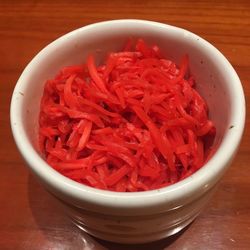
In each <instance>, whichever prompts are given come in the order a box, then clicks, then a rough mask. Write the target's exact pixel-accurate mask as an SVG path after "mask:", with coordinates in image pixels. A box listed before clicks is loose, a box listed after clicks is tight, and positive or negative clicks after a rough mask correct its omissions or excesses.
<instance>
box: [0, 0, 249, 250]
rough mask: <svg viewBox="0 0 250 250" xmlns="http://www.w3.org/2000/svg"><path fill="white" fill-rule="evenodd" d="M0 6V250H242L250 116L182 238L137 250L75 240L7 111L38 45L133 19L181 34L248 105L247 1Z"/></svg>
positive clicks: (6, 3)
mask: <svg viewBox="0 0 250 250" xmlns="http://www.w3.org/2000/svg"><path fill="white" fill-rule="evenodd" d="M49 2H50V1H11V0H9V1H3V0H0V95H1V97H0V101H1V105H0V111H1V113H0V126H1V130H0V131H1V134H0V146H1V150H0V249H1V250H4V249H10V250H14V249H15V250H18V249H25V250H26V249H32V250H33V249H34V250H36V249H87V250H88V249H97V250H98V249H115V250H119V249H121V250H123V249H152V250H157V249H165V248H167V249H178V250H179V249H185V250H187V249H192V250H193V249H212V250H214V249H215V250H217V249H225V250H227V249H250V195H249V194H250V123H249V122H250V119H249V118H250V117H249V114H247V120H246V129H245V133H244V137H243V140H242V143H241V147H240V149H239V152H238V155H237V156H236V158H235V160H234V162H233V164H232V166H231V168H230V169H229V171H228V172H227V174H226V175H225V177H224V178H223V180H222V181H221V183H220V185H219V188H218V190H217V192H216V194H215V195H214V197H213V199H212V200H211V202H210V203H209V205H208V206H207V207H206V209H205V210H204V211H203V212H202V214H201V215H200V216H199V217H198V218H197V219H196V220H195V222H194V223H192V225H190V226H189V227H188V228H187V229H186V230H185V231H184V232H182V233H180V234H178V235H176V236H174V237H170V238H168V239H165V240H162V241H159V242H154V243H150V244H144V245H138V246H126V245H118V244H114V243H110V242H104V241H101V240H97V239H94V238H92V237H90V236H88V235H84V234H82V233H80V232H79V231H78V230H77V229H76V228H74V227H73V226H72V225H71V223H70V221H69V219H68V218H67V217H66V216H65V215H64V214H63V213H62V212H61V211H60V210H59V209H58V205H57V203H56V202H55V201H54V200H53V199H52V198H51V197H50V195H49V194H48V193H47V192H46V191H45V190H44V189H43V187H41V186H40V184H39V183H38V182H37V180H36V179H35V178H34V177H33V176H32V175H31V174H30V172H29V171H28V169H27V167H26V166H25V164H24V163H23V161H22V159H21V157H20V155H19V153H18V151H17V149H16V147H15V144H14V141H13V138H12V135H11V130H10V124H9V105H10V98H11V93H12V91H13V88H14V86H15V84H16V81H17V79H18V77H19V76H20V74H21V72H22V70H23V69H24V67H25V66H26V64H27V63H28V62H29V61H30V60H31V59H32V58H33V57H34V56H35V55H36V53H37V52H38V51H39V50H41V49H42V48H43V47H44V46H45V45H47V44H48V43H50V42H51V41H53V40H54V39H56V38H58V37H59V36H61V35H63V34H64V33H67V32H69V31H71V30H73V29H76V28H79V27H81V26H84V25H86V24H90V23H93V22H98V21H103V20H110V19H120V18H138V19H148V20H154V21H159V22H163V23H167V24H171V25H176V26H180V27H183V28H185V29H188V30H190V31H192V32H194V33H197V34H198V35H200V36H202V37H203V38H205V39H207V40H208V41H209V42H211V43H212V44H214V45H215V46H216V47H217V48H218V49H219V50H220V51H221V52H222V53H224V55H225V56H226V57H227V58H228V59H229V61H230V62H231V63H232V65H233V66H234V68H235V69H236V71H237V73H238V74H239V77H240V79H241V81H242V84H243V87H244V90H245V96H246V99H247V107H249V103H250V1H247V0H246V1H233V0H232V1H219V0H217V1H164V0H162V1H158V0H154V1H148V0H144V1H139V0H138V1H137V0H134V1H130V0H121V1H118V0H117V1H94V0H89V1H72V3H71V1H57V0H56V1H51V2H53V3H49Z"/></svg>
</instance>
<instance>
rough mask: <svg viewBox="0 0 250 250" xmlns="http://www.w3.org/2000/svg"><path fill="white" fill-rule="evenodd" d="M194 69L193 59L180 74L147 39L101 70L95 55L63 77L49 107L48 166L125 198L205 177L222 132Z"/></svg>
mask: <svg viewBox="0 0 250 250" xmlns="http://www.w3.org/2000/svg"><path fill="white" fill-rule="evenodd" d="M188 64H189V63H188V56H187V55H184V56H183V58H182V60H181V63H180V66H177V65H176V64H175V63H174V62H172V61H171V60H168V59H165V58H163V57H162V56H161V53H160V49H159V48H158V47H157V46H148V45H147V44H146V43H145V41H144V40H143V39H139V40H138V41H137V42H136V45H135V48H134V49H133V47H132V43H131V41H129V43H128V44H127V45H126V46H125V48H124V50H123V51H121V52H112V53H110V54H109V55H108V57H107V60H106V61H105V63H104V64H102V65H100V66H96V64H95V59H94V57H93V55H89V56H88V58H87V61H86V64H82V65H74V66H69V67H65V68H63V69H61V71H60V73H59V74H58V75H57V76H56V77H55V79H52V80H48V81H47V82H46V85H45V88H44V93H43V97H42V100H41V110H40V117H39V124H40V129H39V143H40V149H41V152H42V154H43V155H44V156H45V158H46V161H47V162H48V163H49V164H50V165H51V166H52V167H53V168H54V169H55V170H57V171H59V172H60V173H61V174H63V175H64V176H67V177H68V178H71V179H73V180H75V181H77V182H79V183H82V184H85V185H89V186H92V187H95V188H99V189H106V190H111V191H119V192H134V191H146V190H152V189H158V188H161V187H165V186H168V185H170V184H173V183H176V182H178V181H179V180H181V179H183V178H186V177H187V176H189V175H191V174H192V173H194V172H195V171H197V170H198V169H199V168H201V167H202V165H204V163H205V161H206V158H207V157H206V155H207V154H206V146H205V142H206V137H207V136H210V137H214V136H215V132H216V130H215V127H214V124H213V122H212V121H211V120H209V119H208V107H207V104H206V102H205V100H204V99H203V98H202V97H201V96H200V94H199V93H198V92H197V91H196V90H195V88H194V84H195V82H194V78H193V77H192V76H190V74H189V72H188Z"/></svg>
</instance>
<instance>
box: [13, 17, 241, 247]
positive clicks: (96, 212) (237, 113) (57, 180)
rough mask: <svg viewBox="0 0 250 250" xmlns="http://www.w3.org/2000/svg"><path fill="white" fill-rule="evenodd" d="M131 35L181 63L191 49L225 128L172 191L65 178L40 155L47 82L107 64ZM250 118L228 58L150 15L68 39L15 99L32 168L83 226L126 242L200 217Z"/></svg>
mask: <svg viewBox="0 0 250 250" xmlns="http://www.w3.org/2000/svg"><path fill="white" fill-rule="evenodd" d="M131 36H132V37H135V38H136V37H142V38H144V39H145V40H146V41H148V42H153V43H156V44H157V45H159V47H160V48H161V49H162V51H163V53H165V54H167V55H168V57H170V58H171V59H172V60H174V61H176V62H179V61H180V58H181V56H182V55H183V54H185V53H187V54H188V55H189V57H190V71H191V73H192V74H193V75H194V76H195V78H196V81H197V88H198V90H199V91H200V93H201V95H202V96H203V97H204V98H205V99H206V101H207V103H208V106H209V110H210V118H211V119H212V120H213V121H214V123H215V126H216V128H217V135H216V139H215V147H217V151H216V153H215V154H214V156H213V157H212V158H211V159H210V160H209V161H208V163H206V165H205V166H204V167H202V168H201V169H200V170H199V171H197V172H196V173H195V174H193V175H192V176H190V177H188V178H186V179H185V180H182V181H180V182H178V183H176V184H174V185H172V186H169V187H166V188H162V189H158V190H153V191H146V192H135V193H118V192H111V191H103V190H97V189H94V188H91V187H88V186H84V185H81V184H79V183H76V182H74V181H72V180H70V179H68V178H66V177H64V176H62V175H61V174H59V173H58V172H56V171H55V170H53V169H52V168H51V167H50V166H49V165H48V164H47V163H46V162H45V161H44V159H43V158H42V157H41V156H40V155H39V152H38V145H37V131H38V114H39V105H40V99H41V95H42V93H43V87H44V83H45V81H46V80H47V79H50V78H53V77H54V76H55V74H56V73H57V72H58V70H59V69H60V68H61V67H63V66H66V65H71V64H76V63H80V62H84V61H85V58H86V55H87V54H88V53H90V52H91V53H94V54H96V56H97V57H98V60H99V61H100V60H102V59H103V57H104V56H105V54H106V52H110V51H114V50H119V49H121V46H122V44H124V42H125V41H126V40H127V38H128V37H131ZM244 123H245V99H244V94H243V90H242V86H241V82H240V80H239V78H238V76H237V74H236V72H235V71H234V69H233V67H232V66H231V64H230V63H229V62H228V61H227V59H226V58H225V57H224V56H223V55H222V54H221V53H220V52H219V51H218V50H217V49H216V48H215V47H213V46H212V45H211V44H210V43H208V42H207V41H205V40H204V39H202V38H201V37H199V36H197V35H195V34H193V33H191V32H189V31H187V30H184V29H180V28H177V27H173V26H169V25H166V24H161V23H156V22H150V21H143V20H115V21H107V22H101V23H96V24H92V25H88V26H85V27H83V28H80V29H77V30H75V31H73V32H70V33H68V34H66V35H64V36H62V37H60V38H59V39H57V40H56V41H54V42H52V43H51V44H49V45H48V46H47V47H46V48H44V49H43V50H42V51H41V52H40V53H39V54H38V55H36V56H35V57H34V59H33V60H32V61H31V62H30V63H29V64H28V66H27V67H26V69H25V70H24V71H23V73H22V75H21V77H20V79H19V80H18V82H17V84H16V87H15V90H14V93H13V96H12V102H11V127H12V131H13V135H14V138H15V141H16V144H17V146H18V149H19V150H20V153H21V155H22V156H23V158H24V159H25V161H26V163H27V165H28V167H29V168H30V169H31V171H32V172H33V173H34V174H35V175H36V176H37V177H38V178H39V179H40V181H41V183H42V184H43V185H44V186H45V188H46V189H47V190H48V191H49V192H50V193H52V194H53V195H54V196H55V197H56V198H57V199H59V200H60V201H61V203H62V204H63V205H64V206H65V207H66V208H67V212H68V213H69V215H70V217H71V218H72V220H73V222H74V223H75V224H76V225H77V226H78V227H80V228H81V229H83V230H84V231H86V232H88V233H90V234H92V235H94V236H96V237H99V238H102V239H105V240H110V241H115V242H122V243H141V242H148V241H154V240H158V239H161V238H163V237H166V236H169V235H172V234H174V233H176V232H178V231H180V230H181V229H182V228H184V227H185V226H186V225H188V224H189V223H190V222H191V221H192V220H194V218H195V217H196V216H197V215H198V214H199V212H200V211H201V209H202V208H203V207H204V205H205V204H206V203H207V201H208V200H209V197H210V196H211V194H212V191H213V190H214V187H215V185H216V184H217V183H218V181H219V180H220V179H221V177H222V176H223V174H224V172H225V170H226V169H227V168H228V166H229V164H230V162H231V161H232V159H233V156H234V155H235V153H236V150H237V148H238V145H239V143H240V139H241V136H242V133H243V128H244ZM230 128H231V129H230ZM222 202H223V201H222Z"/></svg>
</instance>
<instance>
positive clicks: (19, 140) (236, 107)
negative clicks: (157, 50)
mask: <svg viewBox="0 0 250 250" xmlns="http://www.w3.org/2000/svg"><path fill="white" fill-rule="evenodd" d="M111 25H112V28H117V27H123V26H124V25H126V26H128V25H131V26H133V25H137V26H140V27H141V28H147V27H150V28H154V27H155V28H161V29H163V30H165V31H168V32H176V31H178V32H184V33H185V34H186V35H188V36H190V37H193V38H195V39H197V38H198V40H199V44H200V46H204V48H206V49H207V50H209V51H211V53H213V56H214V57H215V59H216V60H219V62H220V63H221V65H222V67H224V70H226V71H227V73H229V74H230V78H231V80H230V84H231V85H232V93H231V94H233V96H234V98H235V100H237V101H233V100H232V101H233V103H232V114H231V120H232V121H235V122H236V121H237V124H236V123H235V124H234V128H233V129H231V130H228V131H227V132H226V133H225V136H224V138H223V140H222V142H221V145H220V147H219V148H218V150H217V151H216V153H215V154H214V156H213V157H212V158H211V159H210V160H209V161H208V162H207V163H206V164H205V165H204V166H203V167H202V168H201V169H199V170H198V171H197V172H195V173H194V174H192V175H191V176H189V177H187V178H185V179H183V180H181V181H179V182H177V183H175V184H172V185H170V186H167V187H164V188H160V189H155V190H150V191H143V192H131V193H125V192H115V191H107V190H99V189H96V188H92V187H89V186H85V185H83V184H80V183H77V182H75V181H73V180H71V179H69V178H67V177H64V176H63V175H61V174H60V173H58V172H57V171H56V170H54V169H53V168H51V167H50V166H49V165H48V164H47V163H46V162H45V161H44V160H43V159H42V158H41V156H40V155H39V154H38V153H37V152H36V150H35V149H34V148H33V146H32V145H31V143H30V142H29V139H28V136H27V135H26V133H25V129H24V125H23V123H22V117H21V114H22V113H21V112H22V104H23V98H17V97H20V91H21V89H22V86H23V85H24V84H25V81H26V79H28V78H29V73H30V72H31V71H32V69H33V68H34V67H36V65H37V62H38V61H39V60H40V59H41V58H43V56H45V55H46V53H47V52H48V51H50V50H52V49H53V48H55V47H57V46H58V45H59V46H61V44H63V43H64V41H66V40H67V39H71V38H72V37H74V36H77V34H78V33H82V32H88V31H89V30H95V29H96V28H99V29H100V28H102V29H108V28H110V27H111ZM197 43H198V42H197ZM10 120H11V129H12V133H13V136H14V140H15V142H16V145H17V147H18V149H19V151H20V153H21V155H22V156H23V158H24V160H25V161H26V162H27V163H28V165H29V167H30V168H31V169H32V171H33V172H34V173H35V174H36V175H38V176H39V177H40V179H42V180H43V181H45V182H46V183H47V184H48V185H49V186H51V187H53V188H55V189H56V190H58V191H59V192H61V193H62V194H65V195H68V196H70V197H72V198H73V199H77V200H79V201H83V202H89V203H92V204H96V205H100V206H105V207H123V208H124V207H125V208H140V207H147V206H155V205H160V204H163V203H166V202H174V201H178V200H181V199H185V197H186V196H187V194H191V193H192V194H193V193H195V192H197V190H200V192H205V191H206V190H208V189H210V188H211V187H212V186H213V185H214V184H215V182H217V181H218V179H219V176H220V173H221V172H223V171H224V170H225V169H226V166H227V165H228V164H229V163H230V162H231V160H232V156H233V155H234V154H235V153H236V150H237V148H238V146H239V143H240V140H241V137H242V134H243V131H244V124H245V98H244V92H243V88H242V85H241V82H240V79H239V77H238V75H237V73H236V72H235V70H234V69H233V67H232V65H231V64H230V63H229V61H228V60H227V59H226V58H225V57H224V55H223V54H222V53H221V52H220V51H219V50H218V49H216V48H215V47H214V46H213V45H211V44H210V43H209V42H207V41H206V40H204V39H203V38H201V37H200V36H198V35H196V34H194V33H192V32H190V31H187V30H185V29H182V28H179V27H176V26H172V25H168V24H164V23H159V22H154V21H147V20H138V19H120V20H110V21H104V22H98V23H94V24H89V25H86V26H83V27H81V28H78V29H76V30H73V31H71V32H69V33H67V34H65V35H63V36H61V37H59V38H58V39H56V40H55V41H53V42H52V43H50V44H49V45H47V46H46V47H45V48H44V49H42V50H41V51H40V52H39V53H38V54H37V55H36V56H35V57H34V58H33V59H32V60H31V62H30V63H29V64H28V65H27V66H26V68H25V69H24V71H23V72H22V74H21V76H20V78H19V80H18V81H17V84H16V86H15V89H14V91H13V95H12V99H11V107H10Z"/></svg>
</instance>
